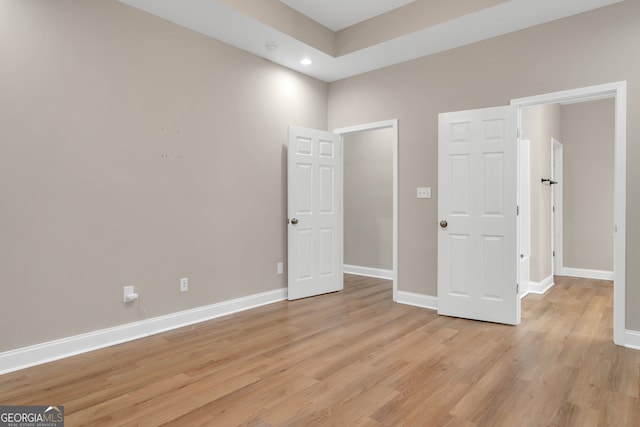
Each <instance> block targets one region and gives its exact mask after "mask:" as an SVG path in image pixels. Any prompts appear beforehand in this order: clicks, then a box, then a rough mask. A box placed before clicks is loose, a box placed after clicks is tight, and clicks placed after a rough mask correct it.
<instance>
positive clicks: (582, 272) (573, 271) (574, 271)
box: [558, 267, 614, 280]
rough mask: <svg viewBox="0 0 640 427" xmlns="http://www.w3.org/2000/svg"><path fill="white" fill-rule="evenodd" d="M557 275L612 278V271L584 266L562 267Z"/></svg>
mask: <svg viewBox="0 0 640 427" xmlns="http://www.w3.org/2000/svg"><path fill="white" fill-rule="evenodd" d="M558 276H569V277H580V278H583V279H598V280H613V278H614V274H613V271H604V270H589V269H586V268H570V267H562V268H561V269H560V272H559V273H558Z"/></svg>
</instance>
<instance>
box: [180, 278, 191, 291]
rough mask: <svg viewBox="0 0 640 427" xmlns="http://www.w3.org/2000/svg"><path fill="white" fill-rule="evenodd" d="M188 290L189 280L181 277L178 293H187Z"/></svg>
mask: <svg viewBox="0 0 640 427" xmlns="http://www.w3.org/2000/svg"><path fill="white" fill-rule="evenodd" d="M188 290H189V278H188V277H183V278H182V279H180V292H187V291H188Z"/></svg>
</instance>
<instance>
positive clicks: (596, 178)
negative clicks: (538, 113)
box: [561, 99, 615, 271]
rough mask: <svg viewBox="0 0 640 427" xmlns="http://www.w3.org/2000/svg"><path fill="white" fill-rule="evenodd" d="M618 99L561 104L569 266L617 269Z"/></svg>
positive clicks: (565, 256) (566, 262) (565, 253)
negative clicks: (615, 181) (615, 175)
mask: <svg viewBox="0 0 640 427" xmlns="http://www.w3.org/2000/svg"><path fill="white" fill-rule="evenodd" d="M614 107H615V106H614V101H613V99H605V100H601V101H594V102H584V103H580V104H570V105H565V106H563V107H562V139H561V141H562V143H563V146H564V174H563V177H564V180H563V181H564V182H563V196H564V197H563V208H564V211H563V224H564V225H563V231H564V233H563V248H564V250H563V260H564V266H565V267H572V268H581V269H587V270H603V271H613V164H614V159H613V155H614V113H615V110H614Z"/></svg>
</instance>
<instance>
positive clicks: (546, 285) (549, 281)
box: [529, 276, 555, 295]
mask: <svg viewBox="0 0 640 427" xmlns="http://www.w3.org/2000/svg"><path fill="white" fill-rule="evenodd" d="M553 285H555V283H554V282H553V276H549V277H547V278H546V279H544V280H543V281H542V282H539V283H538V282H529V293H531V294H539V295H541V294H544V293H546V292H547V291H548V290H549V289H551V288H552V287H553Z"/></svg>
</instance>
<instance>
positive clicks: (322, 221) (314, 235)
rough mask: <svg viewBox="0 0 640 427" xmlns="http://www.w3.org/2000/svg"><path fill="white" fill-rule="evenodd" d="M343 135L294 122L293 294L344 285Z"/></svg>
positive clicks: (290, 176)
mask: <svg viewBox="0 0 640 427" xmlns="http://www.w3.org/2000/svg"><path fill="white" fill-rule="evenodd" d="M341 153H342V149H341V138H340V136H339V135H337V134H335V133H331V132H325V131H320V130H315V129H306V128H301V127H295V126H290V127H289V148H288V160H287V163H288V165H287V192H288V195H287V197H288V201H287V211H288V230H287V231H288V233H287V234H288V237H287V238H288V252H289V254H288V279H289V283H288V287H289V289H288V298H289V300H294V299H299V298H306V297H310V296H314V295H320V294H325V293H328V292H335V291H339V290H341V289H342V288H343V287H344V282H343V273H342V228H341V203H342V162H341V157H340V156H341Z"/></svg>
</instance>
